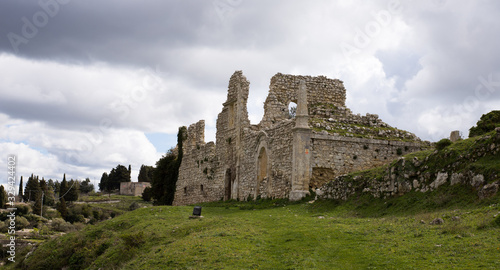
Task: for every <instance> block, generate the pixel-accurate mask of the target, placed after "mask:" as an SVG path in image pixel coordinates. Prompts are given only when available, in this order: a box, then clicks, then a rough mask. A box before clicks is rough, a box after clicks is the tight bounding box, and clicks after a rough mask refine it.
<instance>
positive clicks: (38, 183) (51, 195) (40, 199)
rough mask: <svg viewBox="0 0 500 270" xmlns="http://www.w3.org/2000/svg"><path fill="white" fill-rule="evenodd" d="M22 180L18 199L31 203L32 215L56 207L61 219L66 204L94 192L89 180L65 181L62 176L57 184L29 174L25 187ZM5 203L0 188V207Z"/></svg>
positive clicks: (5, 199) (65, 209)
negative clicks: (46, 208)
mask: <svg viewBox="0 0 500 270" xmlns="http://www.w3.org/2000/svg"><path fill="white" fill-rule="evenodd" d="M23 182H24V179H23V177H22V176H21V179H20V183H19V191H18V197H19V198H20V199H21V200H22V201H24V202H27V203H30V202H31V203H33V207H32V208H33V213H35V214H41V213H42V211H43V206H51V207H54V206H55V207H56V209H57V210H58V211H59V212H60V213H61V216H62V217H65V216H66V214H67V206H66V202H73V201H76V200H78V197H79V195H80V194H82V193H84V194H87V193H89V192H92V191H94V185H93V184H92V183H91V182H90V179H89V178H86V179H85V180H83V181H80V180H73V179H71V180H70V181H67V180H66V174H64V175H63V180H62V181H61V182H59V181H58V180H56V181H54V180H52V179H49V180H45V178H43V177H42V179H40V177H39V176H37V175H34V174H31V176H30V177H28V181H27V182H26V185H24V183H23ZM6 202H7V194H6V193H5V190H4V189H3V186H1V187H0V207H1V208H5V207H6Z"/></svg>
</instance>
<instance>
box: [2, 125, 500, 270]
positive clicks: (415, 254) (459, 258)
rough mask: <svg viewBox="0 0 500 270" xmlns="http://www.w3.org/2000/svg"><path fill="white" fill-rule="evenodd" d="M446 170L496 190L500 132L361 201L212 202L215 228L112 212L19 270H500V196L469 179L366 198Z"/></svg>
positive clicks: (383, 173)
mask: <svg viewBox="0 0 500 270" xmlns="http://www.w3.org/2000/svg"><path fill="white" fill-rule="evenodd" d="M443 172H446V173H448V174H449V175H452V174H455V173H456V174H458V173H461V174H463V175H464V177H467V175H472V176H473V175H476V174H482V175H483V176H484V183H483V184H491V183H496V182H497V181H498V179H499V178H498V176H499V175H500V132H496V131H491V132H488V133H486V134H483V135H482V136H478V137H474V138H470V139H467V140H463V141H459V142H456V143H454V144H451V145H448V146H443V147H442V148H440V150H427V151H423V152H418V153H413V154H410V155H407V156H405V158H404V159H400V160H398V161H395V162H393V163H392V164H390V165H387V166H385V167H380V168H376V169H373V170H369V171H364V172H357V173H353V174H351V175H347V176H345V179H344V180H345V181H348V182H349V183H351V184H352V186H353V187H354V189H355V190H356V191H358V192H355V193H353V194H354V195H352V196H350V197H349V199H348V200H347V201H342V202H341V201H334V200H318V201H315V202H312V201H311V202H307V200H304V201H302V202H295V203H291V202H288V201H287V200H258V201H254V202H237V201H228V202H214V203H205V204H203V212H202V214H203V216H204V218H203V219H189V218H188V217H189V215H190V214H191V212H192V209H193V208H192V207H189V206H186V207H169V206H161V207H152V206H148V207H142V208H140V209H137V210H134V211H130V212H126V211H125V210H127V209H126V207H128V204H127V203H125V204H124V203H122V204H121V205H120V204H116V205H114V204H109V206H108V207H111V208H110V209H109V210H111V209H113V208H114V207H118V208H119V209H121V210H122V212H123V214H122V215H120V216H117V217H115V218H113V219H110V220H107V221H103V222H100V223H97V224H95V225H89V226H87V227H85V228H84V229H83V230H81V231H79V232H73V233H69V234H66V235H63V236H61V237H58V238H55V239H52V240H50V241H47V242H45V243H43V244H41V245H40V246H39V247H38V248H37V249H35V250H34V251H33V252H32V253H30V255H27V252H28V251H29V250H24V251H21V252H20V253H19V254H18V255H17V257H16V259H17V260H16V263H15V264H10V265H7V269H17V268H21V269H61V268H63V267H68V268H67V269H99V268H100V269H450V268H452V269H498V267H499V265H500V192H498V193H496V194H495V195H491V196H479V195H478V190H479V188H480V186H474V185H470V184H464V183H466V181H462V183H463V184H455V185H450V181H448V182H447V183H444V184H442V185H440V186H438V187H437V188H433V189H428V190H430V191H428V192H421V191H420V190H417V189H415V188H414V189H411V190H410V191H408V192H407V193H406V194H404V195H397V194H398V193H395V194H396V195H395V196H389V197H388V198H386V199H382V198H375V197H374V196H372V195H371V194H369V193H363V192H362V190H364V189H365V188H366V185H365V184H366V183H367V182H366V181H365V180H368V181H372V182H373V181H374V182H376V181H388V180H389V179H391V177H392V176H393V177H392V179H394V180H395V181H396V182H408V183H412V180H419V181H421V182H422V183H423V184H428V183H430V182H432V181H434V179H435V178H436V175H437V174H438V173H443ZM363 179H365V180H363ZM426 190H427V189H426ZM399 194H402V193H399ZM309 199H310V198H309ZM128 203H130V202H128ZM120 207H121V208H120ZM129 208H130V207H129ZM122 212H121V213H122ZM438 218H439V219H441V220H442V222H443V224H439V225H431V222H432V221H434V220H435V219H438Z"/></svg>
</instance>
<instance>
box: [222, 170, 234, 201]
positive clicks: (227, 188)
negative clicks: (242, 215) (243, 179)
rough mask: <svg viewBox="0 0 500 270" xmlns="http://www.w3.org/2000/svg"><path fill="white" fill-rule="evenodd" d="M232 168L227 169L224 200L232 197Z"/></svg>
mask: <svg viewBox="0 0 500 270" xmlns="http://www.w3.org/2000/svg"><path fill="white" fill-rule="evenodd" d="M231 189H232V185H231V169H227V170H226V176H225V182H224V200H225V201H227V200H230V199H231Z"/></svg>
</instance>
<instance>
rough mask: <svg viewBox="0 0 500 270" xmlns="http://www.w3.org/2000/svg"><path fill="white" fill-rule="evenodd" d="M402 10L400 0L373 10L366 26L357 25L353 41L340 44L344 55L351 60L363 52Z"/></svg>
mask: <svg viewBox="0 0 500 270" xmlns="http://www.w3.org/2000/svg"><path fill="white" fill-rule="evenodd" d="M402 10H403V7H402V6H401V4H400V2H399V0H391V1H389V3H387V8H386V9H383V10H379V11H378V12H371V15H372V17H373V19H372V20H371V21H369V22H367V23H366V24H365V26H364V28H359V27H356V29H355V34H354V37H353V39H352V42H351V43H347V42H342V43H341V44H340V49H341V51H342V54H343V55H344V57H345V58H346V59H347V60H348V61H350V60H351V57H352V56H353V55H357V54H359V53H361V50H362V49H365V48H367V47H368V46H369V45H370V44H371V43H372V41H373V40H374V39H375V38H377V37H378V36H379V35H380V33H381V32H382V29H383V28H385V27H387V26H389V25H390V24H391V22H392V21H393V16H394V15H397V14H400V13H401V11H402Z"/></svg>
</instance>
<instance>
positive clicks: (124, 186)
mask: <svg viewBox="0 0 500 270" xmlns="http://www.w3.org/2000/svg"><path fill="white" fill-rule="evenodd" d="M147 187H151V183H148V182H121V183H120V195H128V196H142V193H143V192H144V189H146V188H147Z"/></svg>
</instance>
